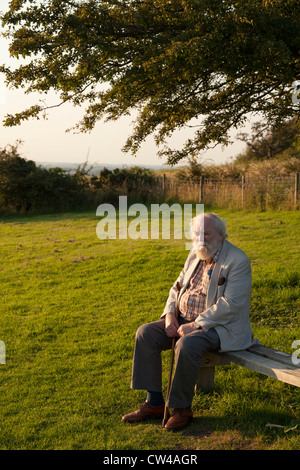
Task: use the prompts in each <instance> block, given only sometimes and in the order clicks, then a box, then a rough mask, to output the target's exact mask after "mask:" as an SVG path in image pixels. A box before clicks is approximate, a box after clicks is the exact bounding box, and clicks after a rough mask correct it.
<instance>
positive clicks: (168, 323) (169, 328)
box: [165, 313, 179, 338]
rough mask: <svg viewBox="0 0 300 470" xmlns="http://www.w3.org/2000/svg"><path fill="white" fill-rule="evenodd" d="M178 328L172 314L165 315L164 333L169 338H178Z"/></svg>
mask: <svg viewBox="0 0 300 470" xmlns="http://www.w3.org/2000/svg"><path fill="white" fill-rule="evenodd" d="M178 328H179V323H178V321H177V319H176V317H175V315H174V313H167V314H166V315H165V331H166V333H167V336H169V338H174V337H176V336H178V333H177V330H178Z"/></svg>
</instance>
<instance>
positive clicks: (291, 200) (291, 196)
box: [159, 173, 299, 211]
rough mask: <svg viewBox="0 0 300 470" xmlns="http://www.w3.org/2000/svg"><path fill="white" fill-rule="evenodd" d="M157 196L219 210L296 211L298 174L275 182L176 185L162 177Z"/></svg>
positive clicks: (210, 181) (187, 182)
mask: <svg viewBox="0 0 300 470" xmlns="http://www.w3.org/2000/svg"><path fill="white" fill-rule="evenodd" d="M159 192H161V196H162V198H163V199H164V200H166V201H167V200H178V201H181V202H183V201H184V202H194V203H202V204H205V205H208V206H213V207H218V208H228V209H250V210H260V211H265V210H299V173H296V174H293V175H288V176H286V175H285V176H278V177H275V178H274V177H270V178H268V177H263V178H259V177H256V178H253V177H247V175H245V176H242V177H241V178H240V179H235V180H228V179H226V180H225V179H224V180H213V179H205V178H203V177H201V178H200V179H199V180H198V181H195V180H188V179H183V180H181V181H178V180H176V178H172V177H167V176H166V175H165V174H164V175H163V176H162V177H161V182H160V191H159Z"/></svg>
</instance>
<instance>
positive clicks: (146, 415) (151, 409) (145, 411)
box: [122, 401, 165, 423]
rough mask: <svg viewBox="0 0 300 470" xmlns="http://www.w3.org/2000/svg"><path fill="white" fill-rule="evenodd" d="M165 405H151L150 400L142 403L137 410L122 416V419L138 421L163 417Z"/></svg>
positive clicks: (131, 421) (129, 421)
mask: <svg viewBox="0 0 300 470" xmlns="http://www.w3.org/2000/svg"><path fill="white" fill-rule="evenodd" d="M164 409H165V405H158V406H156V405H150V403H149V402H148V401H145V402H144V403H142V404H141V405H140V406H139V408H138V409H137V410H136V411H133V413H129V414H128V415H125V416H122V421H123V422H127V423H137V422H138V421H144V420H146V419H151V418H163V416H164Z"/></svg>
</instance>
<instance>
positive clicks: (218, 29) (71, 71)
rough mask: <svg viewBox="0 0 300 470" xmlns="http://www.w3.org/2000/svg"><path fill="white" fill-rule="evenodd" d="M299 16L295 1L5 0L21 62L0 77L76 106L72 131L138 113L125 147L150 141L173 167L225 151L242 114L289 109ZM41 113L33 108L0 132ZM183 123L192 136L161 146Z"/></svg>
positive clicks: (273, 115)
mask: <svg viewBox="0 0 300 470" xmlns="http://www.w3.org/2000/svg"><path fill="white" fill-rule="evenodd" d="M299 21H300V2H299V0H145V1H142V0H70V1H60V0H41V1H36V0H12V1H11V2H10V8H9V11H8V12H6V13H5V14H4V15H3V16H2V23H3V27H4V28H5V31H6V33H5V34H6V35H7V37H9V38H10V40H11V43H10V53H11V55H12V56H13V57H16V58H20V57H23V58H24V59H25V63H24V64H22V65H20V66H19V67H17V68H16V69H12V68H9V67H7V66H3V67H2V69H1V70H2V72H4V73H5V75H6V81H7V82H8V83H9V84H10V85H11V86H13V87H25V89H26V92H47V91H48V90H50V89H52V90H54V91H56V92H58V94H59V96H60V100H61V101H60V103H64V102H66V101H69V102H72V103H73V104H74V105H77V106H83V105H85V106H86V109H85V111H84V115H83V118H82V120H81V122H79V123H78V125H77V128H78V130H79V131H90V130H92V129H93V128H94V126H95V124H96V122H97V121H98V120H100V119H108V120H115V119H118V118H120V117H121V116H123V115H128V114H130V113H132V111H133V110H137V113H138V114H137V118H136V121H135V127H134V129H133V132H132V134H131V135H130V136H129V138H128V140H127V142H126V143H125V145H124V150H125V151H132V152H133V153H135V152H137V151H138V150H139V148H140V146H141V144H142V143H143V142H144V140H145V139H146V138H147V137H148V136H149V135H151V134H153V135H154V136H155V141H156V143H157V145H158V146H160V147H161V149H160V152H159V154H160V155H161V156H165V157H167V160H168V162H169V163H171V164H174V163H176V162H178V161H180V160H181V159H182V158H184V157H187V156H189V155H191V154H193V155H197V154H198V153H199V152H200V151H201V150H204V149H206V148H207V147H208V146H210V145H212V144H219V143H221V144H225V145H226V144H228V143H229V131H230V130H231V128H232V127H238V126H240V125H242V124H244V123H245V121H246V119H247V118H248V116H249V113H257V114H259V115H260V116H261V117H263V118H264V119H265V120H267V121H268V122H269V123H270V125H275V124H278V123H279V122H282V121H283V120H285V119H287V118H290V117H292V116H294V115H295V114H297V113H299V104H298V102H297V100H296V102H294V101H292V99H291V86H292V83H293V82H294V81H295V80H297V79H299V78H300V70H299V50H300V29H299ZM58 105H59V104H58ZM46 110H47V106H45V105H43V104H34V105H33V106H32V107H31V108H30V109H27V110H24V111H23V112H21V113H18V114H16V115H8V116H7V117H6V121H5V125H7V126H9V125H16V124H19V123H21V122H22V120H24V119H28V118H30V117H39V116H40V115H41V114H42V113H43V112H45V111H46ZM185 126H191V127H193V126H195V127H194V134H193V136H192V137H191V138H190V139H188V140H187V141H186V143H185V145H184V146H183V148H182V149H180V150H172V149H171V148H168V146H167V142H168V137H169V136H171V135H172V133H173V132H174V131H175V130H177V129H180V128H182V127H185Z"/></svg>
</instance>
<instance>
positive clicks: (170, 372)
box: [162, 282, 181, 428]
mask: <svg viewBox="0 0 300 470" xmlns="http://www.w3.org/2000/svg"><path fill="white" fill-rule="evenodd" d="M180 289H181V285H180V284H179V282H177V283H176V291H177V297H176V310H175V317H176V319H177V318H178V316H179V302H178V299H179V292H180ZM175 343H176V337H174V338H172V349H171V359H170V369H169V377H168V386H167V394H166V402H165V409H164V418H163V422H162V427H163V428H164V427H165V425H166V422H167V421H168V411H169V410H168V405H167V403H168V401H169V398H170V390H171V381H172V373H173V362H174V354H175Z"/></svg>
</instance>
